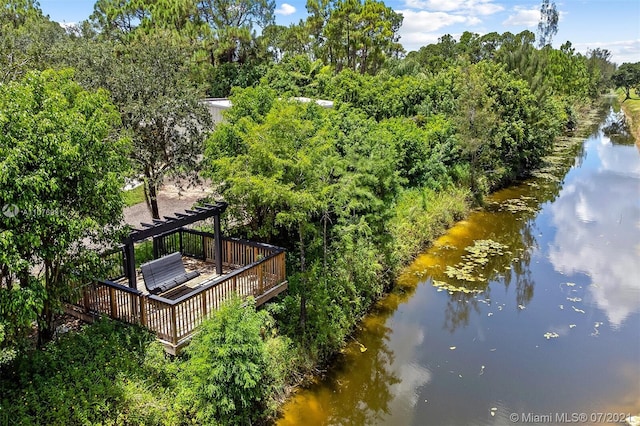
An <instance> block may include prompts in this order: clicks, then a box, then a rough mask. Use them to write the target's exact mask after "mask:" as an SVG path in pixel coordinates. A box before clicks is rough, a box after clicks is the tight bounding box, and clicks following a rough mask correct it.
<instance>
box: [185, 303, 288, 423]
mask: <svg viewBox="0 0 640 426" xmlns="http://www.w3.org/2000/svg"><path fill="white" fill-rule="evenodd" d="M251 303H252V302H251V301H250V302H249V304H244V303H243V302H242V300H240V299H234V300H231V301H229V302H227V303H226V304H225V305H223V306H222V308H221V309H220V310H218V311H216V312H215V313H214V314H213V315H212V317H211V319H209V320H207V321H205V323H204V324H203V325H202V327H201V328H200V331H199V333H198V334H197V335H196V337H195V338H194V339H193V341H192V342H191V344H190V345H189V347H188V348H187V350H186V354H185V355H186V360H185V361H184V362H182V364H181V369H180V372H179V375H178V397H177V403H176V405H177V407H178V413H179V417H181V418H183V419H190V421H192V422H193V423H195V424H208V425H215V424H220V425H235V424H252V423H255V422H256V421H257V420H259V419H261V418H263V417H264V415H265V413H266V411H267V410H268V408H269V398H270V397H272V394H273V393H274V392H277V391H278V387H279V386H282V384H283V378H284V377H283V375H284V374H286V371H287V368H286V366H287V362H286V360H285V359H283V355H282V352H283V351H288V350H289V348H288V345H289V343H288V340H287V339H286V338H283V337H273V336H271V335H270V334H271V331H270V330H269V328H270V326H269V325H270V324H272V321H273V320H272V319H270V317H269V315H268V314H267V313H266V311H260V312H256V310H255V308H254V307H253V305H252V304H251ZM282 362H284V364H280V363H282ZM289 362H291V360H290V361H289Z"/></svg>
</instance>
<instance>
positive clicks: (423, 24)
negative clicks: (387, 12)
mask: <svg viewBox="0 0 640 426" xmlns="http://www.w3.org/2000/svg"><path fill="white" fill-rule="evenodd" d="M396 12H398V13H401V14H402V15H403V16H404V20H403V22H402V27H400V31H399V34H400V42H401V43H402V45H403V46H404V48H405V50H407V51H408V52H409V51H412V50H418V49H420V48H421V47H422V46H426V45H428V44H433V43H437V42H438V39H439V38H440V37H441V36H442V35H443V34H445V33H446V32H447V31H441V30H442V29H443V28H446V27H449V26H452V25H458V24H464V25H469V26H472V25H478V24H480V23H481V21H480V19H479V18H477V17H475V16H463V15H456V14H451V13H446V12H427V11H425V10H422V11H414V10H396ZM449 33H450V34H451V32H449ZM451 35H452V36H454V37H456V34H451Z"/></svg>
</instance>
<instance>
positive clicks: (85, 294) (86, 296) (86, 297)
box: [82, 283, 94, 314]
mask: <svg viewBox="0 0 640 426" xmlns="http://www.w3.org/2000/svg"><path fill="white" fill-rule="evenodd" d="M90 285H94V284H93V283H92V284H90ZM87 287H88V286H85V287H82V303H83V304H84V312H85V313H87V314H88V313H89V294H88V292H87Z"/></svg>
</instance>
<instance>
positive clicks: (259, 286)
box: [256, 264, 264, 295]
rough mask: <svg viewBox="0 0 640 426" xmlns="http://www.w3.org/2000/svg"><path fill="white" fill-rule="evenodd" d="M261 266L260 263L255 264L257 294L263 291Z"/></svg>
mask: <svg viewBox="0 0 640 426" xmlns="http://www.w3.org/2000/svg"><path fill="white" fill-rule="evenodd" d="M263 266H264V265H262V264H259V265H256V268H258V274H257V276H258V295H260V294H262V293H264V285H263V284H264V283H263V282H262V278H263V274H262V267H263Z"/></svg>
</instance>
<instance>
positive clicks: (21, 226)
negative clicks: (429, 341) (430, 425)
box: [0, 0, 615, 425]
mask: <svg viewBox="0 0 640 426" xmlns="http://www.w3.org/2000/svg"><path fill="white" fill-rule="evenodd" d="M120 3H122V4H119V3H118V2H114V1H111V0H105V1H99V2H98V3H97V4H96V10H95V13H94V14H93V15H92V17H91V21H90V22H89V21H87V22H85V23H83V24H81V25H80V26H78V27H76V28H75V29H72V30H64V29H63V28H62V27H60V25H58V24H56V23H54V22H51V21H50V20H49V18H48V17H46V16H43V14H42V11H41V10H40V9H39V8H38V5H37V2H34V1H31V0H26V1H20V2H9V3H8V5H9V6H8V7H7V8H0V17H2V18H3V19H1V20H0V29H1V30H2V31H3V35H5V36H6V37H5V39H6V41H7V43H4V44H2V46H0V61H9V63H8V64H7V66H8V70H9V72H8V73H6V75H5V77H4V80H2V81H0V126H3V128H4V129H5V130H6V131H5V132H0V153H1V154H3V155H0V170H4V171H7V173H4V174H2V175H0V181H1V182H2V188H1V190H2V194H1V195H2V203H1V204H4V205H7V206H10V207H11V206H16V207H19V208H21V209H32V210H34V211H37V212H45V213H46V214H41V215H31V216H29V215H15V214H13V210H11V211H9V213H10V214H7V211H6V209H5V210H3V214H0V249H1V250H0V394H2V399H1V400H0V422H4V421H5V420H6V421H7V422H8V420H9V419H10V420H12V421H14V422H15V423H19V424H25V425H37V424H47V425H58V424H60V425H62V424H105V425H125V424H126V425H129V424H136V425H137V424H140V425H156V424H164V425H183V424H211V425H217V424H220V425H234V424H239V425H244V424H265V423H269V422H273V421H274V420H275V419H276V418H277V415H278V410H279V409H280V406H281V404H282V403H283V401H285V400H286V398H287V396H288V395H289V394H290V392H291V391H293V389H294V388H295V387H296V386H300V385H303V384H305V383H308V382H309V380H311V379H312V378H313V377H315V376H317V375H319V374H321V373H322V370H323V369H325V368H326V367H327V366H328V365H330V364H331V362H332V360H334V357H335V354H337V353H338V352H339V351H340V350H341V349H342V348H344V345H345V343H346V342H347V341H348V340H349V339H350V338H351V336H352V335H353V332H354V330H356V328H357V326H358V324H359V323H360V321H361V320H362V318H363V317H364V316H365V315H366V314H367V313H368V312H370V310H371V308H372V306H373V305H374V304H375V303H376V301H378V300H380V298H381V297H382V296H383V295H384V294H386V293H388V292H389V291H390V290H391V288H392V286H393V285H394V279H395V277H396V276H397V274H398V272H399V270H400V269H401V268H402V267H403V265H406V264H407V263H408V262H410V261H411V259H413V257H414V256H416V255H417V254H418V253H420V252H421V251H422V250H423V249H424V248H425V247H426V246H427V245H428V244H429V243H430V242H432V241H433V240H434V239H435V238H436V237H437V236H439V235H441V234H442V233H443V232H445V231H446V229H448V228H449V227H450V226H451V225H452V224H453V223H455V221H457V220H460V219H462V218H464V217H465V216H466V215H467V214H468V212H469V211H470V209H473V208H476V207H478V206H482V205H483V200H484V197H485V196H486V195H487V194H490V193H492V192H493V191H495V190H497V189H500V188H503V187H506V186H509V185H512V184H513V183H515V182H518V181H521V180H522V179H526V178H527V177H529V176H531V174H532V173H534V171H535V170H537V169H538V168H539V167H541V166H542V165H543V164H544V159H545V156H546V155H547V154H548V153H549V152H551V151H552V149H553V147H554V143H555V141H557V140H558V139H557V138H558V137H560V136H561V135H563V134H574V133H575V132H576V129H578V131H579V129H580V126H581V125H583V122H581V120H582V119H583V114H585V113H587V112H588V110H589V108H590V107H593V103H592V102H594V100H596V99H598V97H599V96H600V94H601V93H604V92H607V91H609V90H610V88H611V81H610V77H611V75H612V74H613V72H614V70H615V65H614V64H612V63H610V62H609V60H608V59H609V57H610V54H609V52H607V51H603V50H600V49H595V50H593V51H590V52H589V53H588V54H587V55H583V54H580V53H577V52H576V51H575V49H574V48H573V47H572V45H571V43H570V42H566V43H564V44H563V45H562V46H561V47H560V48H559V49H555V48H553V47H552V46H551V45H546V46H543V47H540V46H538V47H536V36H535V34H533V33H532V32H530V31H522V32H521V33H518V34H512V33H509V32H507V33H504V34H497V33H490V34H486V35H482V36H481V35H479V34H474V33H470V32H465V33H464V34H462V35H461V37H460V40H455V39H454V38H453V37H452V36H450V35H445V36H443V37H441V38H440V39H439V41H438V43H435V44H431V45H427V46H424V47H422V48H421V49H419V50H418V51H414V52H409V53H407V54H406V56H404V55H403V53H404V52H403V51H402V48H401V46H400V45H399V44H398V43H397V41H398V37H399V35H398V30H399V28H400V24H401V22H402V16H401V15H398V14H397V13H395V12H394V11H393V10H392V9H390V8H388V7H387V6H385V5H384V3H382V2H364V3H362V2H348V1H344V0H339V1H336V2H329V3H331V4H326V5H325V4H324V3H323V4H322V5H321V4H320V3H322V2H320V3H317V2H313V1H312V2H311V3H310V4H311V5H313V4H316V6H317V7H316V8H315V9H314V8H313V7H311V8H310V9H309V10H310V12H309V17H308V19H307V21H306V22H302V23H301V24H300V25H296V26H292V27H291V28H279V27H278V26H275V25H274V22H263V24H264V25H265V31H263V32H262V34H261V35H260V36H257V35H256V33H254V32H251V31H249V27H250V26H251V25H252V22H253V21H252V19H258V18H260V19H267V18H265V17H269V16H271V17H272V16H273V10H265V8H267V9H268V8H269V7H275V6H274V5H273V3H269V4H270V5H272V6H269V4H267V3H264V4H262V6H260V7H257V3H256V4H254V6H256V7H251V8H249V9H248V10H251V11H252V12H251V13H255V16H249V17H247V19H248V20H249V21H247V23H246V25H245V24H243V25H240V26H239V27H234V24H232V23H228V25H227V27H225V28H226V29H225V30H224V31H220V30H219V28H216V30H215V31H212V28H211V27H210V26H209V22H213V21H215V22H218V21H216V19H213V18H211V17H210V16H209V15H207V16H200V15H199V13H200V12H202V9H201V8H198V7H196V4H195V3H193V2H192V1H191V0H185V1H184V2H180V7H178V8H177V9H175V8H170V9H167V8H168V6H167V5H166V4H165V2H148V1H141V2H131V1H125V2H120ZM212 7H213V6H212ZM216 7H217V6H216ZM325 8H327V9H326V10H325ZM370 8H375V11H373V10H370ZM223 10H225V11H227V10H229V8H223ZM374 12H375V13H374ZM207 13H212V14H214V15H216V16H221V15H223V14H224V13H226V12H224V13H223V12H222V11H220V10H213V9H211V10H209V11H207ZM193 14H195V15H193ZM178 15H179V16H178ZM140 17H144V19H140ZM373 17H375V20H376V22H374V23H370V21H369V20H370V19H374V18H373ZM210 18H211V19H210ZM138 22H139V25H137V24H134V23H138ZM234 22H235V21H234ZM123 23H124V24H123ZM351 26H353V27H351ZM370 27H371V28H384V29H385V30H384V31H383V32H382V33H379V34H378V33H376V34H375V36H372V35H371V34H368V33H365V32H362V31H361V30H362V29H363V28H370ZM356 30H357V31H356ZM220 34H225V37H227V36H228V37H230V39H229V40H224V42H221V40H219V39H216V38H215V37H218V36H219V35H220ZM234 37H235V38H234ZM256 37H258V38H256ZM196 39H197V40H203V42H202V43H193V40H196ZM542 45H544V42H543V43H542ZM354 46H361V47H358V48H356V47H354ZM204 97H228V98H230V100H231V102H232V105H233V107H231V108H230V109H228V110H226V111H225V113H224V121H222V122H219V123H217V124H216V125H215V127H214V126H213V123H212V122H211V121H212V116H211V114H210V112H209V111H207V109H206V107H205V106H204V105H203V104H202V103H201V102H199V101H198V99H202V98H204ZM300 97H306V98H311V99H327V100H331V101H332V102H333V107H332V108H323V107H322V106H320V105H318V104H317V103H315V102H308V103H304V102H299V101H297V100H295V99H296V98H298V99H299V98H300ZM584 123H586V122H584ZM585 125H586V124H585ZM87 152H89V153H90V154H91V155H87ZM126 176H141V177H143V181H144V188H143V189H137V190H135V191H132V192H129V193H127V194H126V197H125V198H126V199H123V197H124V194H123V191H122V188H123V187H124V185H125V177H126ZM172 178H180V179H187V180H189V181H196V180H198V179H201V178H202V179H205V180H206V181H207V182H210V184H211V187H213V188H216V192H217V193H218V195H219V196H220V197H222V198H223V199H224V200H225V201H226V202H227V203H228V205H229V207H228V209H227V210H226V211H225V217H223V229H225V233H226V234H227V235H228V236H231V237H240V238H245V239H250V240H254V241H260V242H264V243H269V244H273V245H278V246H281V247H284V248H285V249H286V250H287V260H286V261H287V265H286V270H287V279H288V291H287V292H284V293H282V294H281V295H279V296H278V297H277V298H274V299H273V301H271V302H270V303H268V304H266V305H265V306H264V308H262V307H261V309H256V308H255V306H253V304H252V303H251V301H248V302H247V303H245V302H244V301H241V300H233V301H231V302H230V303H228V304H227V305H225V306H224V307H223V308H222V309H220V310H218V311H215V312H213V313H212V314H211V318H210V319H208V320H207V321H205V322H204V323H203V324H202V326H201V328H200V329H199V332H198V333H197V334H196V336H195V337H194V339H193V341H192V342H191V344H190V345H189V346H187V347H186V349H185V350H184V352H183V353H182V354H181V355H180V356H178V357H175V358H169V357H167V356H165V355H164V354H163V351H162V347H161V345H160V344H159V343H158V342H157V341H156V340H155V339H154V336H152V335H151V334H150V333H149V332H148V331H146V330H144V329H142V328H140V327H135V326H126V325H124V324H121V323H117V322H114V321H108V320H104V321H99V322H97V323H96V324H93V325H86V326H83V327H81V329H80V330H79V331H74V330H71V331H70V330H68V328H67V327H66V326H59V327H55V324H54V319H55V315H54V314H55V313H60V312H61V311H62V310H61V307H62V304H63V301H64V300H68V297H72V296H70V295H73V294H74V291H76V290H77V287H78V286H80V285H85V284H86V283H87V282H89V281H90V280H91V279H94V278H95V277H96V276H104V275H101V274H102V273H103V272H104V265H103V260H101V259H100V258H99V256H98V254H97V253H96V252H95V250H90V249H89V247H84V246H83V243H81V242H84V241H85V240H89V239H91V238H94V239H95V240H96V241H99V242H100V243H104V244H107V243H110V244H117V243H118V241H120V239H119V236H118V234H117V231H118V226H119V224H118V222H119V218H120V217H121V215H122V211H123V205H124V204H125V202H126V203H133V202H135V201H136V200H139V199H140V198H141V197H142V196H144V198H146V199H147V201H148V205H149V206H150V210H151V212H152V214H153V216H154V217H156V218H158V219H159V211H160V209H159V207H158V197H157V190H158V188H160V187H162V185H163V183H165V179H172ZM207 201H209V202H210V201H212V200H203V202H207ZM54 206H55V207H58V208H54ZM3 208H4V207H3ZM38 265H44V266H45V268H44V270H45V272H44V273H36V272H34V271H36V270H37V269H38V268H36V266H38ZM34 324H37V327H34ZM34 341H37V344H34Z"/></svg>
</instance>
